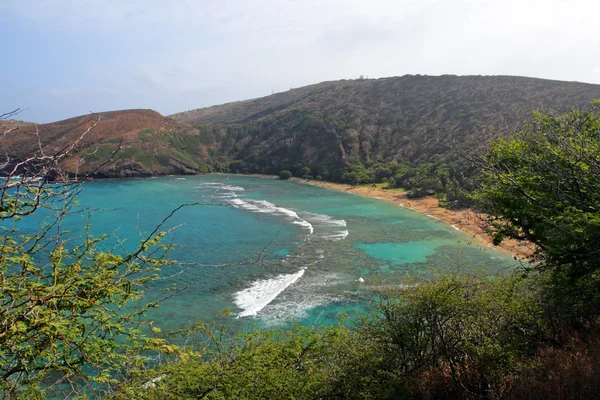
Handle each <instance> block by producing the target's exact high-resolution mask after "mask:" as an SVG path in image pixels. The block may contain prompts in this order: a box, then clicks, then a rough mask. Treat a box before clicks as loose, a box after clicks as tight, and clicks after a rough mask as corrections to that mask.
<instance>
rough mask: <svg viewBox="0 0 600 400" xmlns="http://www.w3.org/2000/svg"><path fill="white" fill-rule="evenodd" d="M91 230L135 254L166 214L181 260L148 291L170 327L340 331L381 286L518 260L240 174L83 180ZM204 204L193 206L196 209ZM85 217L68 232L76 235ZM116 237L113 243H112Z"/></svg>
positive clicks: (380, 204)
mask: <svg viewBox="0 0 600 400" xmlns="http://www.w3.org/2000/svg"><path fill="white" fill-rule="evenodd" d="M78 200H79V203H80V204H81V206H82V207H89V208H90V209H93V210H94V211H93V213H92V217H91V221H90V222H91V224H92V232H93V233H95V234H97V235H99V234H101V233H111V234H112V235H113V236H114V238H118V240H120V241H123V243H124V245H125V247H127V248H129V249H133V248H135V246H137V245H139V243H140V241H141V240H142V239H143V238H144V237H145V235H146V234H147V233H149V232H151V231H152V230H153V229H154V228H155V227H156V226H157V225H158V224H159V223H161V221H163V219H164V218H165V217H166V216H168V215H169V214H170V213H171V211H173V210H174V209H176V208H177V207H178V206H180V205H182V204H195V205H189V206H185V207H183V208H181V209H179V210H178V211H177V212H176V213H175V214H174V215H173V216H172V217H171V218H170V219H169V220H168V221H167V222H166V223H165V225H164V227H163V228H165V229H163V230H166V229H170V230H171V231H170V233H169V234H168V235H167V237H166V239H165V240H166V241H167V242H169V243H171V242H172V243H174V244H175V245H177V247H176V248H175V249H173V250H172V251H171V252H170V253H169V255H170V258H172V259H174V260H177V261H178V262H179V264H175V265H169V266H167V267H165V268H163V269H162V270H161V271H160V276H161V279H160V280H158V281H155V282H153V283H152V284H151V285H150V286H149V287H148V288H147V293H148V295H147V299H153V298H156V297H157V296H160V294H161V293H162V292H163V291H164V290H165V289H167V288H171V287H172V286H173V285H175V286H176V287H177V288H178V289H182V290H181V291H180V292H177V293H176V294H175V295H173V296H172V297H170V298H168V299H167V300H165V301H163V302H162V303H161V305H160V307H159V308H157V309H154V310H151V312H150V313H149V314H148V318H149V319H152V320H154V321H155V326H159V327H161V328H162V329H163V331H164V330H176V329H180V328H183V327H185V326H187V325H189V324H194V323H195V322H197V321H199V320H202V321H215V320H220V319H221V318H224V317H223V311H224V310H230V317H228V319H229V321H228V324H230V325H231V326H232V327H234V328H235V329H244V328H247V327H250V326H253V327H256V326H258V327H266V326H274V325H278V326H285V325H286V324H289V323H290V322H296V323H299V324H302V325H306V326H311V325H315V324H333V323H335V322H336V321H337V319H338V318H339V317H340V315H348V316H353V315H355V314H356V313H361V312H363V310H364V309H365V305H367V304H368V302H369V301H370V299H372V290H373V289H374V288H376V287H379V286H381V285H384V284H385V285H397V286H399V285H402V284H406V285H408V284H414V283H418V281H419V280H421V279H427V277H431V276H432V275H434V274H448V273H452V272H453V271H456V270H457V269H460V270H461V271H463V272H476V273H484V274H489V275H493V274H496V273H498V272H501V271H510V270H511V269H512V268H514V266H515V263H516V262H515V261H514V260H513V259H512V258H511V257H508V256H505V255H503V254H502V253H500V252H498V251H496V250H494V249H491V248H487V247H482V246H480V245H477V244H473V242H472V241H473V239H472V237H470V236H469V235H467V234H465V233H463V232H460V231H457V230H456V229H454V228H453V227H451V226H448V225H445V224H443V223H442V222H440V221H438V220H436V219H434V218H431V217H428V216H425V215H422V214H420V213H417V212H415V211H412V210H407V209H404V208H402V207H399V206H397V205H394V204H392V203H390V202H386V201H383V200H377V199H370V198H366V197H362V196H359V195H355V194H351V193H344V192H340V191H334V190H330V189H326V188H322V187H317V186H313V185H307V184H303V183H300V182H293V181H280V180H277V179H266V178H260V177H250V176H239V175H222V174H212V175H199V176H185V177H184V176H167V177H157V178H144V179H123V180H106V181H95V182H86V183H84V184H83V190H82V192H81V194H80V195H79V197H78ZM196 203H197V204H196ZM84 225H85V218H84V215H83V214H79V215H75V216H71V217H69V218H67V220H66V221H65V224H64V229H68V230H71V231H73V232H74V234H78V233H80V232H81V231H82V229H83V226H84ZM111 240H116V239H111Z"/></svg>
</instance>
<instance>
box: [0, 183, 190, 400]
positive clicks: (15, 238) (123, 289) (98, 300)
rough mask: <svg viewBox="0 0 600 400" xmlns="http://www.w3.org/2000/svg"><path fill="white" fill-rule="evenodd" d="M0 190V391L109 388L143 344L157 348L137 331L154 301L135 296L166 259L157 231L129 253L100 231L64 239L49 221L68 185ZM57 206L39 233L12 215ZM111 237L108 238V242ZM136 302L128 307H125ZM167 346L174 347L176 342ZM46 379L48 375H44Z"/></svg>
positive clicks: (68, 194) (68, 195) (67, 203)
mask: <svg viewBox="0 0 600 400" xmlns="http://www.w3.org/2000/svg"><path fill="white" fill-rule="evenodd" d="M18 185H19V186H20V187H19V188H18V189H17V188H16V187H12V188H7V187H6V186H4V188H3V189H2V192H3V196H2V207H1V211H0V221H1V226H0V229H2V233H3V235H2V241H1V242H0V276H1V277H2V279H1V282H0V285H1V288H2V291H1V293H2V294H1V295H0V390H1V391H2V393H3V395H4V396H6V397H8V398H21V397H22V398H33V397H42V396H44V393H45V392H46V391H47V390H49V389H50V386H49V383H54V382H55V381H57V380H60V381H62V382H63V383H65V384H66V383H70V384H71V385H72V388H73V390H79V389H81V387H82V385H83V386H85V385H91V382H95V384H96V385H111V384H113V383H114V382H116V380H117V379H118V376H117V375H116V374H117V373H118V372H121V371H122V369H123V368H124V367H125V366H130V365H135V364H136V363H140V362H143V361H144V360H145V358H143V357H142V353H141V352H142V351H144V350H150V349H152V350H155V351H165V346H166V343H165V342H164V341H163V340H161V339H156V338H148V337H145V336H144V335H142V334H141V331H140V327H141V325H142V322H140V321H141V320H140V317H141V316H142V315H143V314H144V312H145V310H147V309H148V308H149V307H154V306H156V304H140V303H139V302H136V301H137V300H140V299H141V297H142V296H143V290H144V286H145V285H146V284H147V283H148V282H149V281H151V280H153V279H155V277H156V275H155V272H156V271H157V270H158V269H159V268H161V267H162V266H163V265H167V264H169V263H170V261H168V260H167V259H165V258H164V257H163V256H164V251H166V250H167V249H168V246H166V247H164V246H160V245H159V242H160V240H161V239H162V238H163V236H164V232H161V231H160V230H159V229H158V228H157V229H156V230H155V231H154V232H153V233H152V234H151V235H149V236H148V237H147V238H146V239H144V240H143V241H142V242H141V244H140V245H139V247H137V248H136V249H134V251H133V252H130V253H129V252H125V251H122V252H117V251H115V250H114V249H113V250H102V249H111V248H113V246H114V243H112V242H111V238H110V237H109V236H106V235H105V236H101V237H94V236H92V235H91V234H90V232H89V228H90V225H89V215H88V217H87V218H86V220H85V221H86V223H85V225H84V226H83V227H82V231H81V236H80V237H73V236H65V235H64V233H62V231H61V230H59V229H57V228H56V227H57V226H59V225H60V224H61V220H62V218H64V216H65V215H68V214H70V213H74V212H78V213H83V214H84V215H85V212H86V211H85V210H78V209H76V208H74V207H75V203H76V202H75V199H76V195H77V193H78V187H77V186H76V185H73V184H56V185H52V186H46V185H44V184H28V183H23V182H21V183H20V184H18ZM41 207H45V208H49V209H53V210H57V217H56V219H54V220H51V219H46V223H45V224H44V225H43V226H42V227H41V228H40V230H39V231H38V232H35V233H31V234H27V235H25V234H21V233H20V232H19V230H18V226H19V223H18V222H19V216H18V215H19V214H32V213H35V212H37V210H38V209H39V208H41ZM111 243H112V244H111ZM134 303H136V304H137V306H136V307H133V306H132V304H134ZM170 351H171V352H175V351H178V348H177V347H176V346H175V347H173V346H171V347H170ZM50 377H52V378H53V381H51V382H48V381H47V380H48V379H49V378H50Z"/></svg>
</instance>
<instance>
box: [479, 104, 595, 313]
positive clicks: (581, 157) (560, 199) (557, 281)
mask: <svg viewBox="0 0 600 400" xmlns="http://www.w3.org/2000/svg"><path fill="white" fill-rule="evenodd" d="M481 166H482V167H483V169H484V171H485V173H484V178H483V186H482V188H481V190H480V191H479V193H478V194H477V195H476V196H475V198H476V200H477V202H478V205H479V207H480V208H481V209H482V210H483V211H485V212H486V213H488V214H489V224H490V225H489V231H490V233H491V234H492V235H493V238H494V242H495V243H496V244H498V243H500V242H501V241H502V240H503V239H504V238H511V239H517V240H527V241H529V242H531V243H533V244H535V245H536V246H537V249H538V250H537V252H536V254H535V255H534V261H536V264H534V265H535V266H536V267H537V268H538V269H541V270H546V271H550V272H551V274H552V276H553V288H554V289H556V290H559V291H561V292H562V294H563V295H561V296H559V297H561V298H562V300H560V301H561V302H567V303H570V305H569V307H570V308H571V311H575V313H574V315H578V314H580V313H584V314H588V315H589V314H595V313H597V311H598V306H600V299H599V298H598V293H599V290H600V271H599V269H600V252H599V251H598V243H600V208H599V205H600V119H599V114H598V112H597V111H595V110H592V111H587V112H583V111H571V112H569V113H567V114H565V115H560V116H555V115H552V114H550V113H540V112H538V113H535V114H534V116H533V120H532V122H531V124H530V125H529V126H528V127H527V129H525V130H524V131H523V132H521V133H520V134H518V135H516V136H515V137H513V138H511V139H509V140H499V141H497V142H495V143H494V144H493V145H492V148H491V150H490V151H489V153H488V154H487V155H486V156H485V157H484V158H483V160H482V162H481ZM572 307H575V308H572Z"/></svg>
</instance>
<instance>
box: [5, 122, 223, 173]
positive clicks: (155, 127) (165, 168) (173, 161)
mask: <svg viewBox="0 0 600 400" xmlns="http://www.w3.org/2000/svg"><path fill="white" fill-rule="evenodd" d="M12 125H15V124H14V123H13V124H12ZM88 129H89V131H88ZM86 132H87V133H86ZM84 133H85V135H83V134H84ZM199 133H200V131H199V130H198V129H195V128H193V127H192V126H190V125H187V124H184V123H179V122H176V121H173V120H172V119H170V118H166V117H163V116H162V115H160V114H159V113H157V112H156V111H153V110H123V111H112V112H103V113H100V114H90V115H84V116H80V117H75V118H70V119H67V120H64V121H59V122H54V123H50V124H42V125H35V124H20V125H19V130H17V131H14V132H12V133H11V134H10V135H9V136H8V137H6V138H5V139H4V140H5V142H4V143H3V145H2V147H3V150H5V151H6V152H7V153H8V154H9V155H11V156H12V159H13V161H17V160H23V159H24V158H26V157H28V156H31V155H33V154H41V153H42V152H43V153H44V154H46V155H49V156H51V155H54V154H58V153H61V152H62V151H64V150H66V149H68V148H69V147H70V146H72V145H75V146H74V147H73V149H72V150H70V151H69V152H68V154H67V156H66V157H64V161H63V162H62V168H64V169H65V170H66V171H67V172H69V173H70V174H73V175H75V174H78V175H87V174H90V173H93V175H94V176H95V177H131V176H149V175H163V174H193V173H201V172H209V171H211V170H213V169H214V168H213V167H211V166H208V165H206V164H205V160H207V159H208V156H209V153H208V146H206V145H205V144H203V137H202V136H201V135H200V134H199ZM38 137H39V141H38ZM117 150H118V151H117ZM113 153H114V154H113ZM111 158H112V159H111Z"/></svg>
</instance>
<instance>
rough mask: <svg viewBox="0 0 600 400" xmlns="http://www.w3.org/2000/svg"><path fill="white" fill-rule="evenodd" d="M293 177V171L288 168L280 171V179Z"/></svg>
mask: <svg viewBox="0 0 600 400" xmlns="http://www.w3.org/2000/svg"><path fill="white" fill-rule="evenodd" d="M291 177H292V173H291V172H290V171H288V170H285V169H284V170H283V171H280V172H279V179H282V180H286V179H290V178H291Z"/></svg>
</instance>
